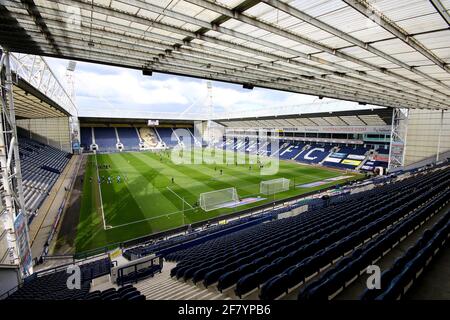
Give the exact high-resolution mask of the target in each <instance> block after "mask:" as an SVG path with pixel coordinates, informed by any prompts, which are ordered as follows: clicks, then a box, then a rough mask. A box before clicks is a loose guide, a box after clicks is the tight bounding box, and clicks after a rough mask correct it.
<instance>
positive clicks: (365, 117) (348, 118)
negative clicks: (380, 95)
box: [216, 109, 392, 128]
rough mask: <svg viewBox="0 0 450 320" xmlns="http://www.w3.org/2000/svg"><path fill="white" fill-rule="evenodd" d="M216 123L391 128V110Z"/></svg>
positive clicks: (328, 113)
mask: <svg viewBox="0 0 450 320" xmlns="http://www.w3.org/2000/svg"><path fill="white" fill-rule="evenodd" d="M216 122H218V123H220V124H222V125H224V126H226V127H230V128H288V127H299V126H306V127H317V126H340V127H347V126H390V125H391V123H392V111H391V110H390V109H375V110H356V111H341V112H323V113H312V114H303V115H298V114H297V115H281V116H279V117H273V116H267V117H251V118H242V119H222V120H216Z"/></svg>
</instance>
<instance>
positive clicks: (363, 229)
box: [166, 166, 450, 299]
mask: <svg viewBox="0 0 450 320" xmlns="http://www.w3.org/2000/svg"><path fill="white" fill-rule="evenodd" d="M449 177H450V168H449V167H448V166H446V167H445V168H443V169H437V170H434V171H431V172H426V173H419V174H417V175H414V176H412V177H410V178H407V179H403V180H401V181H398V182H394V183H388V184H385V185H382V186H380V187H377V188H375V189H373V190H370V191H366V192H362V193H359V194H355V195H350V196H348V197H347V198H346V199H345V200H344V201H342V202H340V203H338V204H334V205H332V206H331V207H328V208H323V209H320V210H310V211H308V212H306V213H303V214H301V215H299V216H295V217H291V218H286V219H281V220H277V221H273V222H269V223H265V224H262V225H257V226H253V227H251V228H248V229H245V230H242V231H239V232H236V233H232V234H229V235H226V236H223V237H220V238H216V239H213V240H210V241H207V242H205V243H203V244H201V245H198V246H195V247H193V248H189V249H185V250H181V251H178V252H174V253H171V254H169V255H167V256H166V259H167V260H169V261H176V262H178V264H177V266H176V267H175V268H173V269H172V271H171V275H172V276H174V277H176V278H178V279H183V280H185V281H187V280H192V281H193V282H194V283H198V282H201V283H202V284H203V285H204V286H206V287H208V286H210V285H213V284H217V288H218V289H219V290H225V289H227V288H229V287H233V286H234V288H235V293H236V295H237V296H240V297H242V296H245V295H247V294H249V293H250V292H252V291H254V290H255V289H257V288H260V298H261V299H274V298H277V297H279V296H281V295H283V294H284V293H286V292H288V290H289V289H290V288H292V287H295V286H297V285H298V284H300V283H302V282H304V281H305V279H307V278H308V277H310V276H311V275H313V274H315V273H317V272H318V271H319V270H321V269H322V268H324V267H326V266H327V265H329V264H330V263H331V262H338V265H339V267H338V265H336V267H335V268H333V269H332V270H345V272H349V273H348V274H349V276H350V275H351V276H353V274H352V272H353V273H355V274H356V273H357V272H359V271H360V270H361V269H362V266H361V265H360V266H358V267H355V266H352V267H351V268H350V267H348V264H349V263H350V262H352V261H359V260H358V259H357V258H358V257H360V256H361V257H363V256H364V257H365V260H362V261H364V263H366V264H367V262H368V261H369V260H368V257H372V258H375V256H376V255H377V254H379V253H380V252H382V251H380V250H385V249H387V248H388V247H389V246H391V245H392V244H393V243H395V241H398V239H399V238H400V237H402V236H404V235H405V233H406V234H407V233H408V232H409V231H410V230H411V228H412V229H414V227H415V225H416V224H417V223H419V224H420V222H421V219H426V217H427V216H429V215H431V214H433V212H435V211H436V210H438V209H440V208H441V207H442V205H443V204H445V203H446V202H448V199H449V197H448V196H449V193H450V191H449V185H450V181H449ZM417 208H420V209H417ZM411 221H413V222H411ZM397 229H399V230H402V232H400V233H398V234H396V236H395V237H394V236H392V234H393V233H392V232H391V230H397ZM387 230H389V231H387ZM368 239H369V240H368ZM370 239H372V240H370ZM367 241H369V242H370V245H365V246H363V247H362V249H361V250H358V251H355V252H354V253H353V254H352V255H348V254H349V253H351V252H352V251H353V250H354V248H355V247H358V246H360V245H361V244H362V243H364V242H367ZM369 242H368V243H369ZM379 242H380V243H383V245H381V244H378V243H379ZM375 244H376V245H377V246H378V247H377V246H375ZM346 253H347V256H346V257H345V258H342V257H343V256H344V255H345V254H346ZM363 253H364V254H363ZM363 266H364V267H365V265H363ZM349 268H350V269H351V272H350V271H349V270H350V269H349ZM330 272H331V270H330V271H329V272H327V273H326V275H324V276H323V277H321V279H329V278H330V277H331V275H332V274H331V273H330ZM345 280H348V279H347V278H345V279H344V280H343V279H342V278H340V280H339V281H337V280H336V281H337V282H336V283H338V284H341V285H342V284H343V283H344V282H345ZM343 281H344V282H343ZM323 283H327V284H328V283H330V281H329V280H326V281H325V280H324V282H323ZM319 284H320V285H321V292H322V293H323V292H324V291H325V289H323V287H324V286H325V285H323V284H322V282H320V283H316V285H315V286H318V285H319ZM335 287H336V285H334V286H331V285H330V288H335ZM312 289H313V288H312V287H310V286H308V289H305V290H306V291H304V292H307V293H302V294H301V295H300V296H299V297H304V296H305V295H306V296H308V297H309V298H312V297H316V296H318V293H314V292H318V291H317V290H314V291H313V290H312ZM329 290H330V292H329V293H330V294H332V292H331V290H332V289H329ZM322 293H321V295H319V296H323V294H322ZM327 297H328V296H327Z"/></svg>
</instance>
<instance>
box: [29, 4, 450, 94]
mask: <svg viewBox="0 0 450 320" xmlns="http://www.w3.org/2000/svg"><path fill="white" fill-rule="evenodd" d="M62 1H63V2H64V1H65V0H62ZM66 1H67V0H66ZM87 8H88V7H87ZM87 8H86V10H87ZM52 10H53V11H52ZM95 10H96V12H99V11H100V12H101V13H104V14H108V12H109V11H108V10H109V9H102V8H100V7H99V8H95ZM41 12H42V13H45V14H46V15H47V14H53V15H55V14H58V13H59V12H60V11H56V10H54V9H49V8H45V9H44V8H41ZM61 14H62V15H63V17H64V13H61ZM110 14H113V16H115V17H118V18H121V19H131V18H130V17H129V16H128V15H126V14H123V13H119V12H113V13H110ZM25 18H26V17H24V19H25ZM46 18H47V19H48V17H46ZM135 19H136V20H137V22H139V23H148V20H146V19H144V18H140V17H135ZM92 21H95V19H93V20H92ZM60 23H61V22H60ZM151 23H152V24H153V26H154V27H155V28H160V29H162V30H167V31H170V32H175V33H180V32H181V33H184V34H189V31H186V30H184V29H179V28H175V27H173V26H167V25H164V24H161V23H159V22H154V21H151ZM118 27H119V26H116V28H118ZM122 30H123V31H124V32H127V34H129V33H130V32H131V31H132V30H133V28H132V27H123V28H122ZM104 33H105V35H106V36H109V33H106V32H104ZM141 33H142V30H137V37H142V35H141ZM154 35H155V36H156V35H157V34H156V33H155V34H154ZM157 38H158V39H162V40H163V41H164V37H163V36H159V37H157ZM197 38H199V39H201V40H203V41H207V42H212V43H214V44H218V45H221V46H225V47H229V48H231V49H237V50H241V51H245V52H249V53H251V54H256V55H259V56H263V57H266V58H269V59H272V60H274V62H267V61H266V62H265V63H267V64H268V65H269V66H274V67H275V66H276V67H279V66H278V63H277V62H276V61H283V62H286V63H288V64H290V65H294V66H298V67H300V68H302V70H304V69H305V68H308V69H312V70H317V71H318V72H320V74H316V75H315V76H316V77H321V78H323V79H325V78H324V77H325V76H326V79H329V78H333V79H336V81H339V82H342V81H343V80H344V79H346V80H349V81H351V82H352V83H354V84H358V83H360V85H363V86H371V87H372V88H379V87H380V86H381V87H382V88H383V89H386V90H392V89H394V90H395V91H396V92H400V90H399V89H400V88H403V89H404V90H406V91H409V90H410V89H409V88H408V87H403V86H401V85H399V84H398V83H390V82H389V81H386V80H383V81H380V79H379V78H377V77H375V76H371V75H368V74H365V75H363V76H359V75H357V76H349V75H348V74H339V75H335V74H333V72H331V71H330V70H327V69H322V68H320V67H317V66H312V65H308V64H305V63H302V62H299V61H298V60H291V59H286V58H284V57H281V56H278V55H274V54H269V53H266V52H264V51H259V50H256V49H252V48H248V47H244V46H242V45H240V46H239V45H236V44H234V43H228V42H226V41H223V40H218V39H216V38H212V37H208V36H203V35H198V36H197ZM137 41H141V40H140V38H139V39H138V40H137ZM167 41H169V42H173V41H177V42H179V41H180V40H178V39H174V38H172V39H171V38H170V37H167V40H166V42H167ZM185 45H187V46H193V47H195V48H203V49H205V48H207V50H208V51H210V50H213V49H212V48H211V47H210V46H202V45H199V44H196V43H187V44H185ZM174 46H175V47H178V46H179V45H178V44H177V43H175V45H174ZM230 54H231V53H230ZM275 64H276V65H275ZM297 72H298V71H297ZM301 72H304V71H301ZM311 75H313V76H314V74H311ZM367 78H370V79H373V81H370V80H368V79H367ZM410 95H411V97H413V96H417V97H419V96H420V97H419V99H421V98H425V99H427V100H428V101H431V100H435V101H436V102H438V103H443V102H444V103H445V101H446V100H445V99H443V100H441V101H439V100H437V99H436V98H435V97H433V96H429V95H425V94H419V93H418V92H411V93H410ZM417 101H418V100H417Z"/></svg>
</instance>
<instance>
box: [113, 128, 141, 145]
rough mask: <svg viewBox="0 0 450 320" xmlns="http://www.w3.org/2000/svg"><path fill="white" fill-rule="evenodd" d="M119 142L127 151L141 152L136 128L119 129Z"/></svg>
mask: <svg viewBox="0 0 450 320" xmlns="http://www.w3.org/2000/svg"><path fill="white" fill-rule="evenodd" d="M117 133H118V135H119V140H120V142H121V143H122V144H123V149H124V150H126V151H139V143H140V140H139V137H138V135H137V132H136V128H120V127H119V128H117Z"/></svg>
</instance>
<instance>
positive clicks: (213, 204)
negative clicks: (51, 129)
mask: <svg viewBox="0 0 450 320" xmlns="http://www.w3.org/2000/svg"><path fill="white" fill-rule="evenodd" d="M198 202H199V205H200V208H202V209H203V210H204V211H211V210H215V209H219V208H224V207H227V206H232V205H234V204H236V203H238V202H239V196H238V193H237V191H236V188H226V189H221V190H215V191H210V192H204V193H201V194H200V198H199V201H198Z"/></svg>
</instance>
